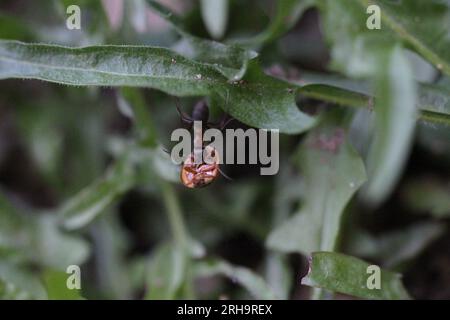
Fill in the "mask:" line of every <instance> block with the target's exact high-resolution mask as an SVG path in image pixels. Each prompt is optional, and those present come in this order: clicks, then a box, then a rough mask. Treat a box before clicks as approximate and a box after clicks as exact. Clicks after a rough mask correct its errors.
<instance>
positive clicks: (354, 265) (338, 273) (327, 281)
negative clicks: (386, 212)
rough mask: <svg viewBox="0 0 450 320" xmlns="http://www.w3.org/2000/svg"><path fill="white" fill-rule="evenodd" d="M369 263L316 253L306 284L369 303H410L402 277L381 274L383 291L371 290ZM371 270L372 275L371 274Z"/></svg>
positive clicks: (311, 261) (394, 274)
mask: <svg viewBox="0 0 450 320" xmlns="http://www.w3.org/2000/svg"><path fill="white" fill-rule="evenodd" d="M369 266H370V264H369V263H367V262H364V261H362V260H359V259H357V258H354V257H351V256H346V255H343V254H338V253H331V252H315V253H313V254H312V256H311V260H310V265H309V272H308V274H307V275H306V276H305V277H304V278H303V279H302V284H304V285H308V286H312V287H317V288H325V289H328V290H330V291H333V292H339V293H345V294H349V295H352V296H355V297H359V298H366V299H383V300H384V299H389V300H391V299H409V298H410V297H409V295H408V293H407V291H406V290H405V288H404V287H403V284H402V281H401V275H400V274H397V273H393V272H389V271H386V270H381V273H380V276H381V279H380V280H381V281H380V282H381V283H380V284H381V286H380V289H377V288H373V289H369V286H368V285H367V284H368V282H370V279H369V277H370V276H371V275H372V272H373V271H370V269H368V268H369ZM368 270H369V271H368Z"/></svg>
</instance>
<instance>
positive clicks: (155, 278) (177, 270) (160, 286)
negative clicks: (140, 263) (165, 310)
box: [146, 244, 187, 300]
mask: <svg viewBox="0 0 450 320" xmlns="http://www.w3.org/2000/svg"><path fill="white" fill-rule="evenodd" d="M186 262H187V260H186V255H185V250H184V249H183V248H181V247H180V246H179V245H174V244H164V245H161V246H160V247H158V248H157V249H156V250H155V253H154V254H153V256H152V257H151V259H150V260H149V264H148V267H147V280H146V284H147V293H146V299H149V300H154V299H162V300H169V299H176V298H177V293H178V291H179V290H180V288H181V286H182V284H183V281H184V278H185V276H186Z"/></svg>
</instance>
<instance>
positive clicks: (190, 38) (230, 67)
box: [147, 0, 258, 81]
mask: <svg viewBox="0 0 450 320" xmlns="http://www.w3.org/2000/svg"><path fill="white" fill-rule="evenodd" d="M147 3H148V5H149V7H150V8H151V9H152V10H153V11H155V13H157V14H158V15H159V16H160V17H161V18H163V19H164V20H165V21H167V22H168V23H169V24H170V25H171V26H172V27H173V28H174V29H175V30H176V31H177V32H178V33H179V34H180V35H181V36H182V39H181V41H180V42H179V43H177V44H176V45H175V46H174V48H173V49H174V50H175V51H176V52H178V53H179V54H181V55H182V56H184V57H185V58H189V59H192V60H195V61H200V62H203V63H206V64H208V65H209V66H210V67H211V68H212V69H214V70H215V71H218V72H219V73H221V74H222V75H223V76H225V77H226V78H227V79H228V80H234V81H237V80H240V79H241V78H242V77H243V76H244V74H245V72H246V71H247V66H248V63H249V61H250V60H252V59H254V58H256V57H257V55H258V54H257V53H256V52H254V51H250V50H246V49H243V48H241V47H239V46H235V45H224V44H222V43H220V42H216V41H210V40H205V39H202V38H199V37H196V36H194V35H192V34H190V33H188V32H187V31H186V28H185V26H184V23H183V22H182V21H181V19H180V18H179V17H178V16H176V15H175V14H174V13H173V12H171V11H170V10H169V9H168V8H166V7H165V6H163V5H161V4H160V3H158V2H156V1H153V0H147Z"/></svg>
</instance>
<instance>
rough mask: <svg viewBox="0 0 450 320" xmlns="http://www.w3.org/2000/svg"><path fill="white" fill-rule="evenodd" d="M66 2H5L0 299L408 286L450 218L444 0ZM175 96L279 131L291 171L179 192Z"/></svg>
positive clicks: (245, 171)
mask: <svg viewBox="0 0 450 320" xmlns="http://www.w3.org/2000/svg"><path fill="white" fill-rule="evenodd" d="M69 4H72V3H71V1H65V0H64V1H63V0H52V1H45V2H39V3H37V2H35V1H29V0H28V1H27V0H18V1H2V3H1V4H0V79H1V81H0V85H1V87H0V191H1V193H0V298H3V299H46V298H48V299H83V298H86V299H99V298H106V299H144V298H145V299H180V298H184V299H193V298H248V297H252V298H258V299H288V298H325V297H333V296H335V297H338V295H339V294H346V295H350V296H353V297H357V298H369V299H371V298H373V299H407V298H410V297H411V296H412V297H413V298H414V292H416V291H417V290H416V288H415V286H414V283H408V282H407V283H406V287H407V288H408V289H409V288H411V289H412V291H413V294H411V295H410V294H408V293H407V291H406V289H405V288H404V285H403V283H402V281H401V276H400V274H399V273H398V272H404V273H406V274H408V272H409V270H414V268H413V267H414V266H415V263H420V262H418V261H420V257H421V255H422V254H423V251H426V250H427V248H429V246H430V244H432V243H433V242H434V241H437V240H438V239H448V237H449V232H448V218H449V214H450V203H449V199H450V197H449V194H450V188H449V181H450V170H449V169H450V156H449V155H450V153H449V150H450V131H449V130H450V129H449V125H450V89H449V84H450V80H449V76H450V56H449V54H450V40H449V39H450V36H449V35H450V3H449V2H448V1H439V0H430V1H426V2H425V1H421V0H410V1H403V2H401V3H397V2H393V1H387V0H371V1H369V0H278V1H276V0H267V1H256V0H249V1H245V2H244V1H235V0H207V1H194V0H191V1H177V0H173V1H162V0H161V1H159V2H157V1H151V0H148V1H144V0H131V1H108V0H105V1H87V0H86V1H78V2H77V4H78V5H79V6H80V8H81V12H82V20H81V25H82V28H81V30H68V29H67V28H66V25H65V21H66V18H67V14H66V7H67V6H68V5H69ZM369 5H378V6H379V7H380V9H381V25H382V28H381V30H369V29H368V28H367V26H366V21H367V18H368V17H369V15H370V14H368V13H367V11H366V9H367V7H368V6H369ZM249 12H251V13H252V14H251V16H248V13H249ZM320 30H323V34H322V33H321V32H320ZM212 39H215V40H212ZM293 39H294V40H295V41H293ZM24 79H26V81H25V80H24ZM37 80H43V81H37ZM169 95H174V96H179V97H182V104H183V108H186V109H188V108H189V106H192V105H193V103H194V102H195V100H197V99H199V98H200V97H206V99H207V101H208V102H209V105H210V108H211V114H212V116H213V118H215V120H217V119H219V118H220V116H221V114H222V113H227V114H229V115H231V116H233V117H234V118H235V119H236V120H237V121H236V122H235V123H234V126H235V127H242V128H248V127H257V128H273V129H279V130H280V132H281V133H282V135H281V137H280V144H281V147H280V163H281V166H280V172H279V173H278V175H276V176H273V177H267V176H259V175H258V174H257V170H256V169H257V168H256V169H255V167H252V166H238V165H236V166H227V167H226V168H225V170H226V171H227V173H228V175H230V176H232V178H233V180H232V181H227V180H225V179H221V181H218V182H215V183H214V184H213V185H211V186H210V187H208V188H205V189H198V190H187V189H185V188H184V187H183V186H182V185H181V184H180V181H179V178H178V177H179V168H178V167H176V166H174V165H173V164H172V163H171V161H170V158H169V156H168V155H167V154H166V153H165V152H164V151H163V149H165V148H166V147H168V146H169V145H170V141H169V140H170V139H169V137H170V132H171V131H172V130H173V129H175V128H177V127H179V126H180V125H181V124H180V121H179V117H178V115H177V113H176V109H175V101H174V99H173V98H172V97H170V96H169ZM303 133H305V137H303V136H302V135H301V134H303ZM417 150H419V151H417ZM413 213H419V214H413ZM420 214H421V215H420ZM449 249H450V247H449V245H448V243H447V244H446V247H444V248H440V249H439V250H437V253H436V254H437V255H440V254H443V255H444V256H445V254H447V260H444V262H443V266H442V270H444V271H443V272H445V271H446V270H448V268H449V267H450V259H448V252H450V250H449ZM338 252H339V253H338ZM342 253H345V255H344V254H342ZM349 255H354V256H357V257H358V258H356V257H352V256H349ZM307 256H312V258H311V259H312V260H310V265H309V272H308V275H306V273H307V269H308V266H307V265H306V261H305V257H307ZM359 258H361V259H365V260H366V261H367V262H365V261H362V260H360V259H359ZM369 261H370V263H369ZM372 263H376V264H378V265H380V266H381V267H383V268H385V269H383V270H382V279H383V280H382V288H381V290H380V291H376V292H374V291H371V290H368V289H367V288H361V286H362V285H363V284H364V283H365V279H366V276H367V273H366V269H367V267H368V266H369V265H370V264H372ZM70 265H79V266H80V267H81V277H82V279H81V280H82V281H81V283H82V288H81V290H69V289H67V287H66V280H67V277H68V276H69V275H70V274H68V273H66V270H67V267H68V266H70ZM387 268H389V269H393V271H395V272H393V271H392V270H391V271H389V270H387ZM423 270H426V268H423ZM424 273H426V271H424ZM305 275H306V276H305ZM303 276H305V277H304V278H303V280H302V281H300V279H301V277H303ZM423 277H426V274H424V275H423ZM444 277H445V276H444ZM448 280H449V281H450V279H448ZM309 287H314V289H312V290H309ZM446 294H448V292H447V293H446V292H443V293H441V292H436V293H433V295H432V296H433V297H434V296H438V297H442V296H444V297H447V298H448V297H449V296H448V295H447V296H446ZM419 297H422V298H423V296H419Z"/></svg>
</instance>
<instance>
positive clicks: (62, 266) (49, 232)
mask: <svg viewBox="0 0 450 320" xmlns="http://www.w3.org/2000/svg"><path fill="white" fill-rule="evenodd" d="M30 236H31V237H30V244H29V247H27V248H25V250H26V251H27V252H28V255H29V256H30V257H32V259H33V260H34V261H36V262H38V263H39V264H40V265H42V266H48V267H50V268H53V269H57V270H66V268H67V267H68V266H69V265H74V264H76V265H79V264H81V263H83V262H84V261H86V259H87V258H88V256H89V246H88V243H87V242H86V241H85V240H83V239H81V238H80V237H79V236H76V235H70V234H67V233H65V232H63V231H62V230H60V229H59V225H58V224H57V220H56V217H55V216H53V215H42V216H40V217H39V218H38V219H37V220H35V221H34V223H33V224H32V225H31V232H30Z"/></svg>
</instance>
